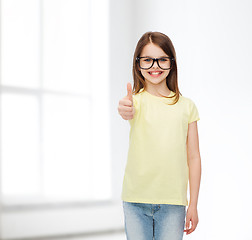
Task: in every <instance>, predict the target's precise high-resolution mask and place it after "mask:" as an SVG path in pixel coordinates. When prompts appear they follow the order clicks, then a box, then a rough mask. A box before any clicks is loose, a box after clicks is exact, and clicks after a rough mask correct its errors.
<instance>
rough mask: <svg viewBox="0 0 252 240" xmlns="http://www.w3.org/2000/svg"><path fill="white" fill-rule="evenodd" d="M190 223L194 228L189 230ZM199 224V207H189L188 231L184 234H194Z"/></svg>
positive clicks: (187, 215)
mask: <svg viewBox="0 0 252 240" xmlns="http://www.w3.org/2000/svg"><path fill="white" fill-rule="evenodd" d="M190 221H191V223H192V226H191V228H190V229H189V227H190ZM198 222H199V219H198V212H197V207H195V206H190V205H189V206H188V209H187V213H186V224H185V227H186V229H185V230H184V232H186V235H188V234H190V233H192V232H193V231H194V230H195V229H196V227H197V224H198Z"/></svg>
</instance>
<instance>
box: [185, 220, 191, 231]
mask: <svg viewBox="0 0 252 240" xmlns="http://www.w3.org/2000/svg"><path fill="white" fill-rule="evenodd" d="M185 226H186V230H188V229H189V227H190V219H189V218H187V219H186V224H185Z"/></svg>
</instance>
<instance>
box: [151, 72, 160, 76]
mask: <svg viewBox="0 0 252 240" xmlns="http://www.w3.org/2000/svg"><path fill="white" fill-rule="evenodd" d="M160 73H162V72H150V74H154V75H157V74H160Z"/></svg>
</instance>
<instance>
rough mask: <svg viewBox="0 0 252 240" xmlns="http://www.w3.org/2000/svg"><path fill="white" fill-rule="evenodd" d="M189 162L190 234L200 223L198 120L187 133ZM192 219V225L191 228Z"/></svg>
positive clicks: (187, 222) (190, 126) (187, 224)
mask: <svg viewBox="0 0 252 240" xmlns="http://www.w3.org/2000/svg"><path fill="white" fill-rule="evenodd" d="M187 163H188V166H189V186H190V202H189V206H188V209H187V215H186V228H187V230H185V232H187V234H190V233H191V232H193V231H194V230H195V228H196V226H197V224H198V221H199V220H198V213H197V204H198V195H199V187H200V178H201V158H200V152H199V137H198V128H197V121H194V122H192V123H189V125H188V135H187ZM190 221H191V222H192V227H191V228H190V229H189V226H190Z"/></svg>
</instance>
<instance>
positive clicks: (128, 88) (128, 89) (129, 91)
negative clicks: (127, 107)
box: [127, 83, 133, 103]
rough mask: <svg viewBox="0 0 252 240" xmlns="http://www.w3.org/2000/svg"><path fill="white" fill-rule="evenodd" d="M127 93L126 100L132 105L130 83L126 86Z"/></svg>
mask: <svg viewBox="0 0 252 240" xmlns="http://www.w3.org/2000/svg"><path fill="white" fill-rule="evenodd" d="M127 93H128V94H127V97H128V99H129V100H130V101H131V102H132V103H133V97H132V87H131V83H128V84H127Z"/></svg>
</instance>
